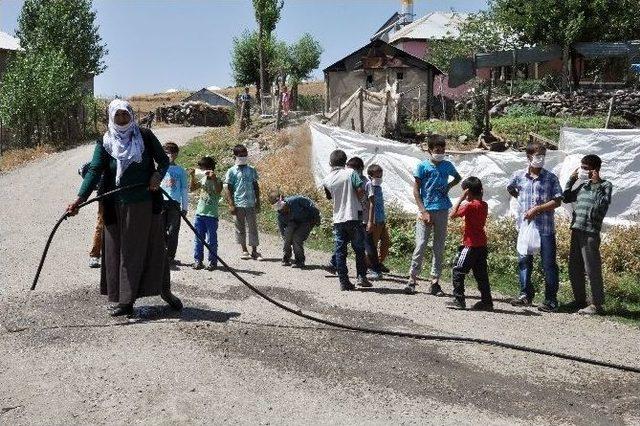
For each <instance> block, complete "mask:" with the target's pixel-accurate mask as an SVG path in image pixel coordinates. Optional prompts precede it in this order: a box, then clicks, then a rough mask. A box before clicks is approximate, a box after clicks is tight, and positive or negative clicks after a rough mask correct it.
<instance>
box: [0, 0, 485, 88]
mask: <svg viewBox="0 0 640 426" xmlns="http://www.w3.org/2000/svg"><path fill="white" fill-rule="evenodd" d="M22 4H23V1H22V0H0V30H2V31H4V32H6V33H9V34H11V35H14V33H15V30H16V27H17V20H18V16H19V15H20V9H21V7H22ZM93 5H94V9H95V10H96V12H97V24H98V26H99V32H100V35H101V37H102V39H103V41H104V42H105V43H106V45H107V49H108V50H109V54H108V55H107V56H106V58H105V62H106V65H107V67H108V68H107V70H106V71H105V72H104V73H102V74H101V75H99V76H97V77H96V79H95V93H96V95H100V96H114V95H121V96H129V95H133V94H136V93H159V92H164V91H166V90H168V89H186V90H197V89H200V88H202V87H208V86H219V87H226V86H233V85H234V82H233V77H232V74H231V67H230V65H229V62H230V57H231V48H232V43H233V38H234V37H236V36H239V35H240V34H242V32H243V31H244V30H246V29H248V30H253V29H255V28H256V24H255V20H254V15H253V8H252V3H251V0H94V2H93ZM399 6H400V1H399V0H285V6H284V9H283V13H282V18H281V20H280V22H279V23H278V26H277V28H276V35H277V37H278V38H279V39H282V40H284V41H286V42H288V43H292V42H294V41H296V40H297V39H299V38H300V37H301V36H302V34H304V33H310V34H311V35H312V36H313V37H315V38H316V39H317V40H318V41H319V42H320V44H321V45H322V47H323V49H324V53H323V54H322V57H321V64H320V68H319V69H320V70H322V69H323V68H325V67H326V66H328V65H330V64H332V63H334V62H335V61H337V60H339V59H341V58H343V57H344V56H346V55H347V54H349V53H351V52H353V51H355V50H357V49H359V48H360V47H362V46H363V45H365V44H366V43H368V41H369V38H370V37H371V35H372V34H373V33H374V31H375V30H377V29H378V28H379V27H380V26H381V25H382V24H383V23H384V22H385V21H386V20H387V19H388V18H389V17H390V16H391V15H392V14H393V13H394V12H395V11H397V10H398V9H399ZM485 7H486V0H455V1H453V0H438V1H434V0H416V1H415V13H416V17H417V18H419V17H421V16H424V15H425V14H426V13H428V12H431V11H436V10H440V11H450V10H452V9H453V10H456V11H458V12H470V11H477V10H479V9H482V8H485ZM314 77H315V78H317V79H321V78H322V73H321V72H320V71H316V72H315V75H314Z"/></svg>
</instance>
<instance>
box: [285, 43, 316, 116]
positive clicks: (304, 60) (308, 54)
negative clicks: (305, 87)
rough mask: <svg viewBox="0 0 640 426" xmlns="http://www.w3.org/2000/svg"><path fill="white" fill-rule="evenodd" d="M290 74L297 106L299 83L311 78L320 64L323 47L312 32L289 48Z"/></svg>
mask: <svg viewBox="0 0 640 426" xmlns="http://www.w3.org/2000/svg"><path fill="white" fill-rule="evenodd" d="M288 51H289V52H288V58H287V59H288V61H289V67H288V71H289V75H290V76H291V80H292V81H291V99H292V108H294V109H295V108H296V104H297V101H298V84H299V83H300V82H301V81H302V80H303V79H305V78H309V76H310V75H311V72H312V71H313V70H315V69H316V68H318V66H320V55H322V51H323V49H322V47H321V46H320V43H319V42H318V41H317V40H316V39H314V38H313V37H312V36H311V35H310V34H304V35H303V36H302V37H301V38H300V40H298V41H297V42H295V43H294V44H292V45H291V46H289V49H288Z"/></svg>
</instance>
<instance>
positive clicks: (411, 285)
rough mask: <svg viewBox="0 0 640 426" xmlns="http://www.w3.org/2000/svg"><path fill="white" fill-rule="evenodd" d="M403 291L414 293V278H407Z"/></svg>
mask: <svg viewBox="0 0 640 426" xmlns="http://www.w3.org/2000/svg"><path fill="white" fill-rule="evenodd" d="M404 292H405V293H407V294H416V280H415V279H413V278H409V281H407V285H406V286H405V287H404Z"/></svg>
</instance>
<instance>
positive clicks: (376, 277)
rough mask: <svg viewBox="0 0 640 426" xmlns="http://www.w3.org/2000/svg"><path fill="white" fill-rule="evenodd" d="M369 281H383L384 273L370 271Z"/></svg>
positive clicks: (368, 274)
mask: <svg viewBox="0 0 640 426" xmlns="http://www.w3.org/2000/svg"><path fill="white" fill-rule="evenodd" d="M367 279H368V280H371V281H378V280H381V279H382V273H380V272H376V271H369V272H368V273H367Z"/></svg>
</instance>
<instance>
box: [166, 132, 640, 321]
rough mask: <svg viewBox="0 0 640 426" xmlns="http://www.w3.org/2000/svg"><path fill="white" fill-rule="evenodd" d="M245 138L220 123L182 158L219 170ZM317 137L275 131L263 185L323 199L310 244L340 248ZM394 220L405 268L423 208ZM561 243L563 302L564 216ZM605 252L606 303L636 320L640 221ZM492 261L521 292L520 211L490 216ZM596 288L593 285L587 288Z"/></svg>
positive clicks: (457, 236) (612, 238)
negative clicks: (316, 164)
mask: <svg viewBox="0 0 640 426" xmlns="http://www.w3.org/2000/svg"><path fill="white" fill-rule="evenodd" d="M236 143H238V139H237V137H236V136H235V134H234V132H233V131H232V129H231V128H218V129H214V130H212V131H211V132H208V133H207V134H206V135H204V136H201V137H199V138H196V139H194V140H193V141H192V142H190V143H189V145H187V146H186V147H184V148H183V149H182V150H181V151H180V156H179V160H178V161H179V162H180V164H182V165H183V166H185V167H192V166H193V165H194V164H195V162H196V161H197V159H198V158H199V157H200V156H202V155H210V156H213V157H214V158H215V159H216V160H217V161H218V163H219V164H220V166H218V171H219V176H222V175H223V173H224V172H225V171H226V169H227V168H228V167H229V166H230V165H231V164H232V157H231V147H232V146H233V145H235V144H236ZM310 147H311V141H310V136H309V134H308V132H307V130H296V131H293V132H291V133H284V134H280V135H278V136H277V137H275V138H271V142H269V143H268V144H267V145H266V146H264V148H265V149H266V152H267V153H268V154H267V155H266V156H264V157H263V158H262V159H261V160H260V161H259V162H258V165H257V167H258V170H259V171H260V174H261V183H260V185H261V188H262V194H263V196H264V197H266V195H267V194H268V191H269V190H272V189H277V190H280V191H282V192H283V193H284V194H286V195H293V194H303V195H306V196H308V197H309V198H311V199H313V200H315V201H316V203H317V205H318V207H319V208H320V210H321V214H322V222H321V224H320V226H317V227H315V228H314V229H313V231H312V233H311V236H310V238H309V240H308V241H307V246H308V247H310V248H313V249H316V250H321V251H325V252H327V262H328V260H329V253H330V252H331V251H332V250H333V234H332V221H331V206H330V204H329V202H328V201H327V200H325V199H324V194H323V193H321V192H320V191H318V190H317V189H316V188H315V184H314V182H313V176H312V174H311V168H310V164H309V161H310V155H309V153H310ZM264 205H265V208H263V209H262V211H261V212H260V213H259V215H258V218H259V225H260V229H261V231H262V232H267V233H272V234H277V233H278V229H277V221H276V212H274V211H273V210H272V209H271V208H268V206H267V204H266V203H265V204H264ZM220 214H221V216H222V217H224V218H227V219H231V216H230V215H229V214H228V210H227V209H226V208H221V209H220ZM462 223H463V222H462V221H461V220H451V221H450V222H449V233H448V236H447V244H446V253H445V262H446V263H445V267H444V275H443V280H449V279H450V278H451V267H452V266H453V265H452V262H453V260H454V258H455V256H456V252H457V248H458V246H459V244H460V241H461V235H462ZM387 224H388V226H389V230H390V236H391V249H390V253H389V258H388V259H387V261H386V262H385V263H386V264H387V266H388V267H389V268H391V269H392V270H394V271H396V272H397V273H399V274H401V275H406V274H407V271H408V270H409V263H410V261H411V253H412V252H413V249H414V244H415V243H414V235H415V234H414V227H415V216H413V215H408V214H406V213H404V212H403V211H401V210H400V209H399V208H398V206H395V205H387ZM556 227H557V243H558V255H557V256H558V264H559V267H560V292H559V294H558V298H559V300H560V302H561V303H567V302H569V301H571V300H572V293H571V285H570V282H569V277H568V258H569V242H570V229H569V223H568V222H566V221H563V220H558V221H557V223H556ZM606 233H607V235H606V238H604V239H603V242H602V247H601V252H602V260H603V270H604V279H605V294H606V305H605V308H606V311H607V314H608V315H609V316H611V317H614V318H617V319H622V320H624V321H628V322H630V323H632V324H634V325H638V324H639V323H640V244H638V243H637V242H638V241H640V225H633V226H614V227H608V228H607V229H606ZM487 234H488V236H489V267H490V272H489V273H490V276H489V278H490V282H491V287H492V290H493V291H494V292H495V294H496V295H498V294H503V295H507V296H511V295H514V296H515V295H517V294H518V291H519V287H518V274H517V253H516V251H515V247H516V240H517V231H516V227H515V223H514V220H513V219H491V218H490V219H489V221H488V222H487ZM426 256H427V259H426V260H425V268H424V276H425V277H426V275H428V273H429V269H430V268H429V266H430V264H429V262H430V259H431V257H430V253H429V250H427V255H426ZM535 265H536V266H535V270H534V273H533V282H534V283H535V285H536V293H537V294H538V297H537V301H538V302H539V301H541V300H540V298H541V297H542V295H543V293H544V279H543V275H542V269H541V267H540V265H539V261H536V262H535ZM467 285H468V286H469V288H471V287H473V286H475V282H474V279H473V277H472V275H471V274H470V275H469V276H468V278H467ZM587 292H589V290H587Z"/></svg>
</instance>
